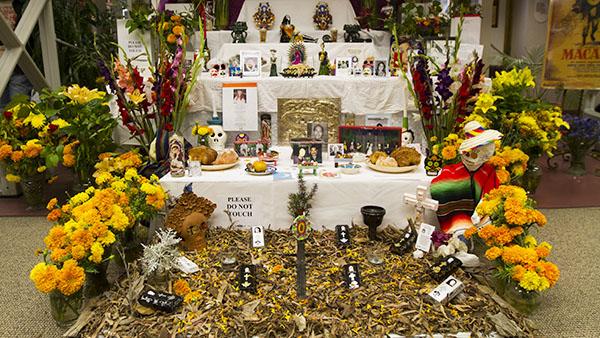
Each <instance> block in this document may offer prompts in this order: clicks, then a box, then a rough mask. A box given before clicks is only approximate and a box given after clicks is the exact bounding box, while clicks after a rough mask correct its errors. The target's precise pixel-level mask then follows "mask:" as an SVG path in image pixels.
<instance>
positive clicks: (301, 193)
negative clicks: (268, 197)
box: [288, 174, 317, 218]
mask: <svg viewBox="0 0 600 338" xmlns="http://www.w3.org/2000/svg"><path fill="white" fill-rule="evenodd" d="M316 192H317V184H313V186H312V187H311V189H310V192H307V189H306V181H304V177H303V175H302V174H300V175H298V192H297V193H291V194H289V199H288V212H289V214H290V215H291V216H292V217H293V218H296V217H298V216H300V215H302V214H303V213H305V214H306V215H308V214H309V212H310V209H311V208H312V205H311V203H310V201H311V200H312V199H313V197H314V196H315V194H316Z"/></svg>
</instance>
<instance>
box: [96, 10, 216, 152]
mask: <svg viewBox="0 0 600 338" xmlns="http://www.w3.org/2000/svg"><path fill="white" fill-rule="evenodd" d="M127 25H128V27H129V29H130V31H133V30H135V29H141V30H148V31H150V32H151V33H152V37H153V39H155V40H156V41H158V52H157V57H156V58H155V59H154V60H152V61H151V64H150V65H149V69H150V71H151V72H152V75H151V77H149V78H147V79H144V77H143V76H142V75H141V74H140V71H139V70H138V69H137V67H134V66H133V65H132V64H131V60H129V59H127V58H126V59H127V61H126V62H125V64H123V63H121V62H119V61H118V60H115V61H110V62H109V61H104V62H103V63H104V67H103V75H104V77H105V79H106V81H107V82H108V84H109V85H110V88H111V90H112V91H113V92H114V93H115V95H116V97H117V104H118V107H119V112H120V115H121V121H122V123H123V125H124V126H126V127H127V128H128V129H129V132H130V133H131V135H132V138H135V139H136V140H137V141H138V142H139V144H140V145H141V146H142V148H143V149H144V151H145V152H146V154H149V153H150V145H151V143H152V142H153V141H154V140H155V138H156V137H157V134H161V133H163V131H166V132H171V131H176V132H177V131H179V130H180V129H181V126H182V123H183V120H184V118H185V116H186V114H187V109H188V104H189V94H190V91H191V90H192V88H193V87H194V83H195V81H196V79H197V77H198V72H199V71H200V69H201V62H202V60H203V58H202V57H196V58H195V59H194V61H193V63H192V64H191V65H189V64H188V63H187V62H185V61H186V60H187V58H186V52H187V45H188V40H189V37H190V36H193V35H194V29H193V28H194V27H198V28H199V29H200V32H199V36H200V42H199V46H200V48H199V50H201V51H203V50H204V48H205V42H204V32H203V26H202V25H201V24H199V21H198V20H197V19H195V18H194V17H192V16H190V15H187V14H181V15H175V14H174V13H173V12H171V11H163V12H151V13H146V12H139V13H132V19H130V20H129V21H128V23H127ZM149 59H150V58H149ZM162 153H163V152H159V154H161V156H159V158H157V160H159V161H160V160H162V157H164V156H163V155H166V154H162Z"/></svg>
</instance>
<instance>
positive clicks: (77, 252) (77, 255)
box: [71, 245, 85, 260]
mask: <svg viewBox="0 0 600 338" xmlns="http://www.w3.org/2000/svg"><path fill="white" fill-rule="evenodd" d="M71 257H73V259H75V260H81V259H82V258H83V257H85V248H84V247H83V246H81V245H73V247H72V248H71Z"/></svg>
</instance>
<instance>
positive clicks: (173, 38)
mask: <svg viewBox="0 0 600 338" xmlns="http://www.w3.org/2000/svg"><path fill="white" fill-rule="evenodd" d="M175 41H177V37H176V36H175V34H169V35H168V36H167V42H168V43H175Z"/></svg>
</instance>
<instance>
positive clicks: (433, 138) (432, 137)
mask: <svg viewBox="0 0 600 338" xmlns="http://www.w3.org/2000/svg"><path fill="white" fill-rule="evenodd" d="M437 140H438V138H437V136H431V138H430V139H429V141H430V142H437Z"/></svg>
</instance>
